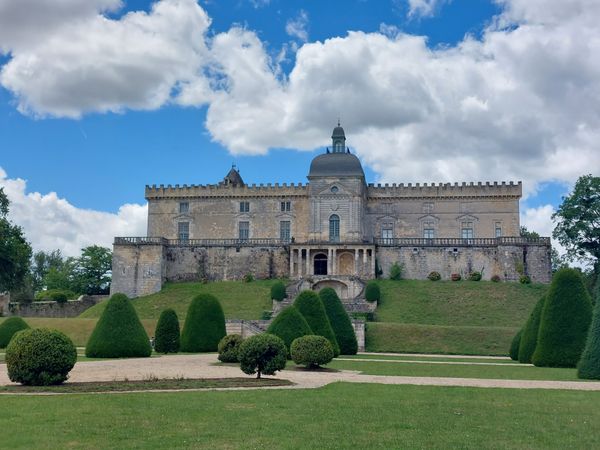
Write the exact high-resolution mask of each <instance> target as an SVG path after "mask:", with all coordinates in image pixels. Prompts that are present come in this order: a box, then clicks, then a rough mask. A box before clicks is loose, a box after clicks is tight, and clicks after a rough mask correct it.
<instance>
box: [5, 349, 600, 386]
mask: <svg viewBox="0 0 600 450" xmlns="http://www.w3.org/2000/svg"><path fill="white" fill-rule="evenodd" d="M217 362H218V361H217V355H216V354H214V353H213V354H199V355H169V356H161V357H157V358H135V359H113V360H105V361H84V362H78V363H77V364H76V365H75V367H74V368H73V370H72V371H71V375H70V377H69V380H70V381H73V382H85V381H113V380H123V379H128V380H143V379H150V378H155V377H157V378H180V377H184V378H229V377H240V376H244V375H243V373H242V372H241V371H240V369H239V368H238V367H236V366H233V365H215V363H217ZM278 377H279V378H284V379H288V380H290V381H292V382H294V383H296V386H292V388H317V387H321V386H324V385H327V384H329V383H334V382H337V381H344V382H349V383H380V384H404V385H419V386H463V387H482V388H519V389H569V390H586V391H600V382H585V381H538V380H498V379H476V378H444V377H404V376H382V375H364V374H361V373H360V372H354V371H348V370H342V371H338V372H334V371H327V370H323V371H317V372H314V371H304V370H285V371H283V372H280V373H279V374H278ZM6 384H11V383H10V380H9V379H8V375H7V373H6V365H5V364H0V385H6Z"/></svg>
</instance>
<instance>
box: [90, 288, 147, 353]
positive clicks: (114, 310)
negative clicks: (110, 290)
mask: <svg viewBox="0 0 600 450" xmlns="http://www.w3.org/2000/svg"><path fill="white" fill-rule="evenodd" d="M151 353H152V347H151V346H150V341H149V340H148V335H147V334H146V330H144V327H143V326H142V323H141V322H140V319H139V318H138V315H137V313H136V312H135V309H134V307H133V305H132V304H131V301H130V300H129V299H128V298H127V296H126V295H125V294H114V295H113V296H112V297H111V298H110V299H109V300H108V302H107V303H106V308H105V309H104V312H103V313H102V315H101V316H100V319H98V323H96V327H95V328H94V331H93V332H92V335H91V336H90V339H89V340H88V342H87V346H86V347H85V356H87V357H88V358H127V357H141V356H150V354H151Z"/></svg>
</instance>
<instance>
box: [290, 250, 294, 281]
mask: <svg viewBox="0 0 600 450" xmlns="http://www.w3.org/2000/svg"><path fill="white" fill-rule="evenodd" d="M290 278H294V249H293V248H291V247H290Z"/></svg>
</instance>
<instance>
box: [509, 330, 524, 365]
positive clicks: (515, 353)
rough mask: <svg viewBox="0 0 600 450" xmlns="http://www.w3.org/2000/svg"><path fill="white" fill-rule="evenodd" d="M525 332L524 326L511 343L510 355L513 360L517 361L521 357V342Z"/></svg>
mask: <svg viewBox="0 0 600 450" xmlns="http://www.w3.org/2000/svg"><path fill="white" fill-rule="evenodd" d="M522 334H523V328H521V329H520V330H519V332H518V333H517V334H515V337H514V338H513V340H512V342H511V343H510V350H509V353H508V354H509V356H510V359H512V360H513V361H517V360H518V359H519V344H520V343H521V336H522Z"/></svg>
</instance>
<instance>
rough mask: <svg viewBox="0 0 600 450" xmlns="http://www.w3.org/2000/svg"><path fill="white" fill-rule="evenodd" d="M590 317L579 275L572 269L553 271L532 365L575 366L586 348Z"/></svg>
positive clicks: (585, 292)
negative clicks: (554, 272)
mask: <svg viewBox="0 0 600 450" xmlns="http://www.w3.org/2000/svg"><path fill="white" fill-rule="evenodd" d="M591 318H592V304H591V301H590V296H589V294H588V292H587V290H586V288H585V286H584V285H583V281H582V280H581V275H580V274H579V272H578V271H576V270H574V269H561V270H559V271H558V272H556V274H555V275H554V277H553V278H552V284H551V285H550V289H549V290H548V293H547V296H546V301H545V302H544V307H543V308H542V316H541V319H540V329H539V332H538V336H537V345H536V347H535V351H534V353H533V357H532V362H533V364H535V365H536V366H545V367H575V366H576V365H577V362H578V361H579V358H580V357H581V353H582V351H583V347H584V346H585V341H586V338H587V334H588V328H589V326H590V321H591Z"/></svg>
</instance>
